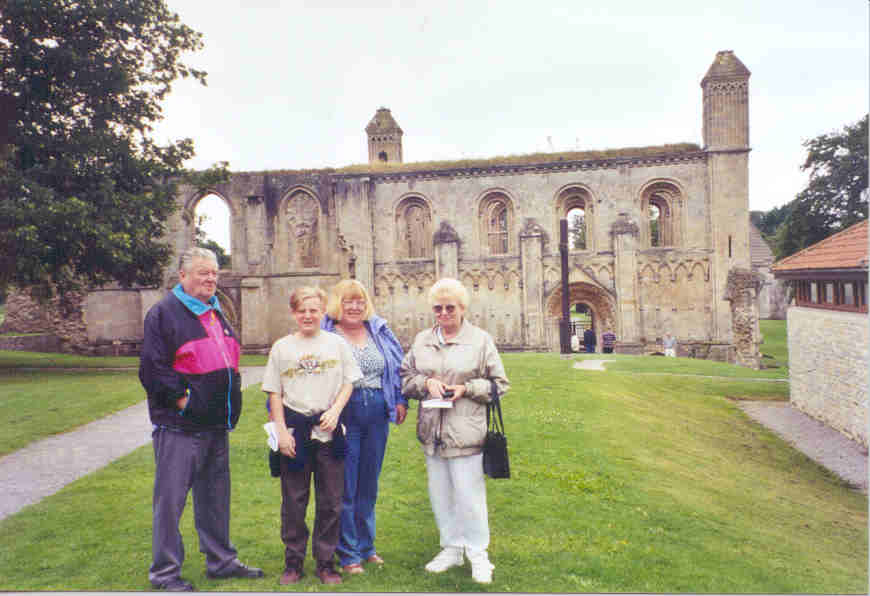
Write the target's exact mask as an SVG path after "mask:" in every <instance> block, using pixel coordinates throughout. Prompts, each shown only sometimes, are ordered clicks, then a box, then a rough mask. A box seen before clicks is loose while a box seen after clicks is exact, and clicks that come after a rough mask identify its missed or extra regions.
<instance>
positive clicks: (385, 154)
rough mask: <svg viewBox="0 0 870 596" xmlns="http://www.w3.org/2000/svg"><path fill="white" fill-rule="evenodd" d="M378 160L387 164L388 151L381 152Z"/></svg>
mask: <svg viewBox="0 0 870 596" xmlns="http://www.w3.org/2000/svg"><path fill="white" fill-rule="evenodd" d="M378 159H379V160H381V161H382V162H385V163H386V161H387V152H386V151H381V152H380V153H378Z"/></svg>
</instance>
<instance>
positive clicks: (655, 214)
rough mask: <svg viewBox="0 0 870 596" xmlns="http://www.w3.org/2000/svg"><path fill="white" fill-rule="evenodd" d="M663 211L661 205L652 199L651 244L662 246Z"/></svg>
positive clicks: (650, 209) (650, 219)
mask: <svg viewBox="0 0 870 596" xmlns="http://www.w3.org/2000/svg"><path fill="white" fill-rule="evenodd" d="M661 218H662V211H661V209H659V207H658V206H657V205H656V204H655V203H653V202H652V201H650V203H649V245H650V246H662V237H661V232H662V226H661V223H662V221H661Z"/></svg>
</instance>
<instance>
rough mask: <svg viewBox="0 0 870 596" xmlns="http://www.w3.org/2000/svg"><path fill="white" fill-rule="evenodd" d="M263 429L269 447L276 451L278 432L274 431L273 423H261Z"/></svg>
mask: <svg viewBox="0 0 870 596" xmlns="http://www.w3.org/2000/svg"><path fill="white" fill-rule="evenodd" d="M263 430H264V431H266V434H267V435H269V438H268V439H267V440H268V442H269V448H270V449H271V450H272V451H278V433H277V432H275V423H274V422H267V423H266V424H264V425H263Z"/></svg>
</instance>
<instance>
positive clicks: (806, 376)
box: [787, 306, 870, 446]
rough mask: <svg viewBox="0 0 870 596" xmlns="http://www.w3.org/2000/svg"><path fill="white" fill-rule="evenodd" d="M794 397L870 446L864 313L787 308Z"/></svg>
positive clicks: (869, 335)
mask: <svg viewBox="0 0 870 596" xmlns="http://www.w3.org/2000/svg"><path fill="white" fill-rule="evenodd" d="M787 325H788V360H789V378H790V381H791V383H790V385H791V403H792V404H793V405H794V406H795V407H796V408H798V409H799V410H801V411H802V412H805V413H806V414H808V415H810V416H812V417H813V418H816V419H817V420H820V421H822V422H824V423H825V424H827V425H829V426H831V427H832V428H835V429H837V430H838V431H840V432H841V433H843V434H844V435H846V436H847V437H850V438H851V439H854V440H856V441H858V442H860V443H861V444H863V445H865V446H867V423H868V417H867V405H868V404H867V401H868V398H867V387H868V373H867V366H868V348H870V329H868V317H867V315H866V314H858V313H847V312H838V311H831V310H824V309H817V308H803V307H797V306H792V307H791V308H789V309H788V323H787Z"/></svg>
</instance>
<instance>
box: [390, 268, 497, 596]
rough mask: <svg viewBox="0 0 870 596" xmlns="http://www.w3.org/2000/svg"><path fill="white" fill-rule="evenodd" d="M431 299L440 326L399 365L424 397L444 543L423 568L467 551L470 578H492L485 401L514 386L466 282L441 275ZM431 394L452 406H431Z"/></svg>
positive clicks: (425, 440)
mask: <svg viewBox="0 0 870 596" xmlns="http://www.w3.org/2000/svg"><path fill="white" fill-rule="evenodd" d="M429 303H430V305H431V306H432V312H433V314H434V316H435V325H434V326H433V327H432V328H430V329H426V330H424V331H421V332H420V333H418V334H417V337H416V338H415V339H414V343H413V345H412V346H411V349H410V351H409V352H408V353H407V354H406V355H405V359H404V360H403V361H402V368H401V371H400V374H401V376H402V393H403V394H404V395H405V397H407V398H411V399H418V400H421V407H420V409H419V410H418V415H417V438H418V439H419V441H420V443H422V446H423V452H424V454H425V455H426V471H427V475H428V484H429V501H430V503H431V505H432V512H433V513H434V515H435V523H436V525H437V526H438V533H439V536H440V542H441V549H442V550H441V552H439V553H438V554H437V555H436V556H435V558H434V559H432V560H431V561H429V563H427V564H426V567H425V569H426V571H429V572H430V573H440V572H442V571H446V570H447V569H449V568H450V567H455V566H458V565H462V564H463V563H464V560H465V557H467V558H468V560H469V561H470V562H471V576H472V578H473V579H474V580H475V581H476V582H479V583H485V584H486V583H490V582H491V581H492V571H493V569H494V566H493V565H492V563H490V561H489V555H488V552H487V549H488V547H489V521H488V517H487V507H486V483H485V481H484V477H483V453H482V448H483V440H484V437H485V435H486V404H487V403H488V402H489V401H490V400H491V398H492V397H491V389H492V387H493V386H495V388H496V390H497V392H498V394H499V395H503V394H504V393H505V392H506V391H507V390H508V387H509V384H508V380H507V377H506V376H505V371H504V366H503V365H502V362H501V357H500V356H499V354H498V350H496V347H495V342H493V340H492V337H491V336H490V335H489V333H487V332H486V331H484V330H482V329H480V328H478V327H475V326H474V325H472V324H471V323H469V322H468V321H467V320H465V312H466V310H467V309H468V291H467V290H466V289H465V287H464V286H463V285H462V284H461V283H460V282H458V281H457V280H455V279H450V278H444V279H441V280H439V281H437V282H436V283H435V284H434V285H433V286H432V288H431V289H430V290H429ZM430 400H440V402H439V405H442V406H444V405H447V403H448V402H449V405H450V407H427V406H428V405H430V404H427V403H426V402H427V401H430ZM433 403H435V402H433Z"/></svg>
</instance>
